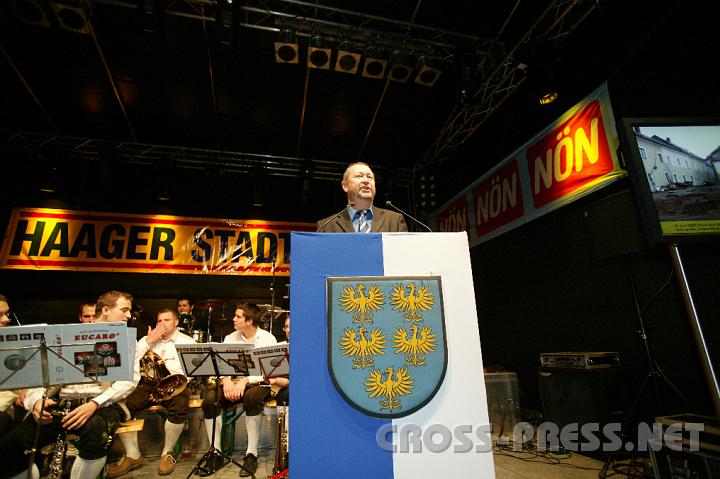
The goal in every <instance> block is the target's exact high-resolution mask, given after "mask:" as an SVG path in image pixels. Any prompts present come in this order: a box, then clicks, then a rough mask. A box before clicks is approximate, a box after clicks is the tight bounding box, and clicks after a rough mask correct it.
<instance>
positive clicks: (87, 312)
mask: <svg viewBox="0 0 720 479" xmlns="http://www.w3.org/2000/svg"><path fill="white" fill-rule="evenodd" d="M78 319H79V320H80V322H81V323H92V322H93V321H94V320H95V303H83V304H81V305H80V312H79V313H78Z"/></svg>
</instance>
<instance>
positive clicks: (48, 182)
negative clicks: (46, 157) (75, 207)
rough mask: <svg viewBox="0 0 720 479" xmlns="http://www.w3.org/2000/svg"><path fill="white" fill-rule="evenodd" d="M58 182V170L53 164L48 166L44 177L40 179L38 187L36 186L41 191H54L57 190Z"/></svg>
mask: <svg viewBox="0 0 720 479" xmlns="http://www.w3.org/2000/svg"><path fill="white" fill-rule="evenodd" d="M57 184H58V171H57V168H55V167H54V166H50V167H48V169H47V171H46V173H45V177H44V178H42V179H41V181H40V187H39V188H38V189H39V190H40V191H42V192H43V193H55V192H56V191H57Z"/></svg>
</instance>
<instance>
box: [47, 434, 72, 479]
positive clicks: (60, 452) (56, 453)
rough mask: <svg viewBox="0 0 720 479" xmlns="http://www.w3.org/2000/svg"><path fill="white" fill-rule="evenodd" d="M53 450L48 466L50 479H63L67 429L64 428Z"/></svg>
mask: <svg viewBox="0 0 720 479" xmlns="http://www.w3.org/2000/svg"><path fill="white" fill-rule="evenodd" d="M54 447H55V448H54V450H53V455H52V460H51V461H50V465H49V466H48V470H49V473H48V476H47V477H48V479H61V478H62V477H63V469H64V466H65V456H66V455H67V449H68V444H67V430H66V429H65V428H62V430H61V431H60V434H58V436H57V439H55V446H54Z"/></svg>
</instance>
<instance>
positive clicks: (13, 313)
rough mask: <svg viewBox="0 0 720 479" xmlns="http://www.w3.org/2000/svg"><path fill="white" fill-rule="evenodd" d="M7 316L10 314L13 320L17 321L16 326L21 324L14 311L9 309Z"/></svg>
mask: <svg viewBox="0 0 720 479" xmlns="http://www.w3.org/2000/svg"><path fill="white" fill-rule="evenodd" d="M8 316H12V318H13V319H14V320H15V322H16V323H17V325H18V326H22V324H20V318H18V315H17V314H15V311H11V312H10V314H8Z"/></svg>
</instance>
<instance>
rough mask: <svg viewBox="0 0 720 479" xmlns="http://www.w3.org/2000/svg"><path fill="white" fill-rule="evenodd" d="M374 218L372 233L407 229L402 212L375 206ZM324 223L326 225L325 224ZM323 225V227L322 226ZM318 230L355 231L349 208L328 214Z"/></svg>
mask: <svg viewBox="0 0 720 479" xmlns="http://www.w3.org/2000/svg"><path fill="white" fill-rule="evenodd" d="M372 211H373V219H372V231H371V233H395V232H398V231H407V230H408V228H407V224H405V217H404V216H403V215H401V214H400V213H396V212H394V211H390V210H384V209H382V208H378V207H377V206H373V208H372ZM323 225H324V226H323ZM321 226H322V229H320V227H321ZM317 227H318V232H320V233H355V228H354V227H353V224H352V221H350V215H349V214H348V212H347V209H345V210H343V211H341V212H340V213H337V214H335V215H333V216H328V217H327V218H323V219H321V220H320V221H318V222H317Z"/></svg>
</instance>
